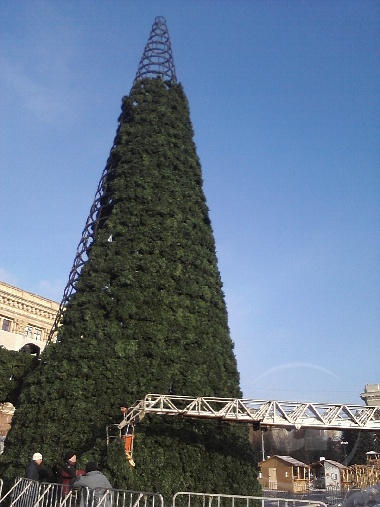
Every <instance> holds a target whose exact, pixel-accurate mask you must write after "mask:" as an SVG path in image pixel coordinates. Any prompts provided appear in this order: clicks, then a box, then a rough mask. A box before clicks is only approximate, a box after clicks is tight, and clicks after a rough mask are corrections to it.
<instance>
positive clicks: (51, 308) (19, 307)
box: [0, 282, 59, 452]
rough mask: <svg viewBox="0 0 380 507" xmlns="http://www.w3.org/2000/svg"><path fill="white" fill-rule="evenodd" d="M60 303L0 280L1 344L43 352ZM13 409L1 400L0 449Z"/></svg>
mask: <svg viewBox="0 0 380 507" xmlns="http://www.w3.org/2000/svg"><path fill="white" fill-rule="evenodd" d="M58 308H59V303H57V302H56V301H51V300H50V299H46V298H43V297H42V296H37V295H36V294H32V293H31V292H27V291H25V290H22V289H18V288H17V287H13V286H12V285H8V284H7V283H4V282H0V346H3V347H5V348H6V349H8V350H20V349H21V347H23V346H24V345H26V344H31V343H33V344H35V345H37V346H38V347H39V348H40V350H41V351H42V350H43V349H44V348H45V345H46V342H47V339H48V336H49V333H50V330H51V328H52V325H53V323H54V320H55V317H56V315H57V312H58ZM13 412H14V408H13V405H11V404H10V403H0V452H1V446H2V442H3V439H4V437H5V435H6V433H7V431H8V429H9V426H10V423H11V420H12V416H13Z"/></svg>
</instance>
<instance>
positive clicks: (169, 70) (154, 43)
mask: <svg viewBox="0 0 380 507" xmlns="http://www.w3.org/2000/svg"><path fill="white" fill-rule="evenodd" d="M147 77H148V78H156V77H161V78H162V79H163V80H164V81H171V82H173V83H176V82H177V77H176V73H175V66H174V59H173V53H172V47H171V44H170V38H169V32H168V29H167V26H166V20H165V18H163V17H162V16H158V17H157V18H156V19H155V20H154V24H153V27H152V31H151V32H150V36H149V39H148V42H147V44H146V46H145V50H144V54H143V56H142V58H141V60H140V64H139V68H138V70H137V74H136V78H135V81H134V83H136V81H138V80H139V79H144V78H147Z"/></svg>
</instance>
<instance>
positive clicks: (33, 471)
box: [25, 452, 42, 481]
mask: <svg viewBox="0 0 380 507" xmlns="http://www.w3.org/2000/svg"><path fill="white" fill-rule="evenodd" d="M41 463H42V454H41V453H39V452H35V453H34V454H33V456H32V461H30V462H29V463H28V464H27V465H26V467H25V477H26V478H27V479H32V480H33V481H39V480H40V475H39V472H40V468H41Z"/></svg>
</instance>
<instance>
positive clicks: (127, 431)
mask: <svg viewBox="0 0 380 507" xmlns="http://www.w3.org/2000/svg"><path fill="white" fill-rule="evenodd" d="M119 406H120V410H121V413H122V414H123V421H125V420H126V419H127V413H128V404H127V402H125V401H122V402H121V403H120V404H119ZM123 421H122V422H123ZM137 423H138V416H137V417H135V418H134V419H133V421H129V422H128V423H127V424H126V425H125V426H123V428H121V438H122V440H123V441H124V445H125V447H124V450H125V455H126V457H127V459H128V461H129V464H130V465H131V466H133V467H134V466H135V462H134V461H133V459H132V444H133V439H134V438H135V431H134V427H135V424H137Z"/></svg>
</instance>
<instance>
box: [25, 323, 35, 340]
mask: <svg viewBox="0 0 380 507" xmlns="http://www.w3.org/2000/svg"><path fill="white" fill-rule="evenodd" d="M32 334H33V329H32V326H26V328H25V331H24V338H32Z"/></svg>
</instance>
